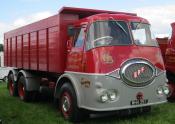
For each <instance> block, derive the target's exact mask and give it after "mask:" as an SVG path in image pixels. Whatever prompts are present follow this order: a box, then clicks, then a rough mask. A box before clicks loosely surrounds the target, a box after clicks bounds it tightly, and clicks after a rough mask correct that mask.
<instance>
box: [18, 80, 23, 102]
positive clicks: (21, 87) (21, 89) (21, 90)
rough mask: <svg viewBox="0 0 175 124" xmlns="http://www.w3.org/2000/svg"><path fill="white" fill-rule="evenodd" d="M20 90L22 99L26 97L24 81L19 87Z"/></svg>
mask: <svg viewBox="0 0 175 124" xmlns="http://www.w3.org/2000/svg"><path fill="white" fill-rule="evenodd" d="M18 88H19V89H18V92H19V96H20V98H21V99H23V98H24V85H23V84H22V83H20V84H19V87H18Z"/></svg>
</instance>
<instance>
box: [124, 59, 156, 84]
mask: <svg viewBox="0 0 175 124" xmlns="http://www.w3.org/2000/svg"><path fill="white" fill-rule="evenodd" d="M154 76H155V68H154V67H153V65H152V64H151V63H150V62H148V61H147V60H142V59H132V60H129V61H127V62H125V63H124V64H123V66H122V68H121V77H122V79H123V81H124V82H125V83H126V84H128V85H131V86H136V87H141V86H146V85H148V84H150V83H151V81H152V80H153V79H154Z"/></svg>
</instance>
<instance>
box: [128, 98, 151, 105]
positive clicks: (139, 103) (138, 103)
mask: <svg viewBox="0 0 175 124" xmlns="http://www.w3.org/2000/svg"><path fill="white" fill-rule="evenodd" d="M147 103H148V99H142V100H131V102H130V105H141V104H147Z"/></svg>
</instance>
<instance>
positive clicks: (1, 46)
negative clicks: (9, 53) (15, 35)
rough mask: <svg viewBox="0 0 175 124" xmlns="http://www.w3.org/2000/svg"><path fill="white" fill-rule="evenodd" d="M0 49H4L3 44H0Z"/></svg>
mask: <svg viewBox="0 0 175 124" xmlns="http://www.w3.org/2000/svg"><path fill="white" fill-rule="evenodd" d="M1 51H4V46H3V44H0V52H1Z"/></svg>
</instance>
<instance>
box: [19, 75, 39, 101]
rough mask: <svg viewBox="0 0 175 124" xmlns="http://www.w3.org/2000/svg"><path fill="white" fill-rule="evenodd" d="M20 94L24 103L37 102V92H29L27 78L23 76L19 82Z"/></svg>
mask: <svg viewBox="0 0 175 124" xmlns="http://www.w3.org/2000/svg"><path fill="white" fill-rule="evenodd" d="M18 93H19V97H20V99H21V100H22V101H26V102H30V101H33V100H35V98H36V92H34V91H27V88H26V78H25V77H24V76H21V77H20V78H19V81H18Z"/></svg>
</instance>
